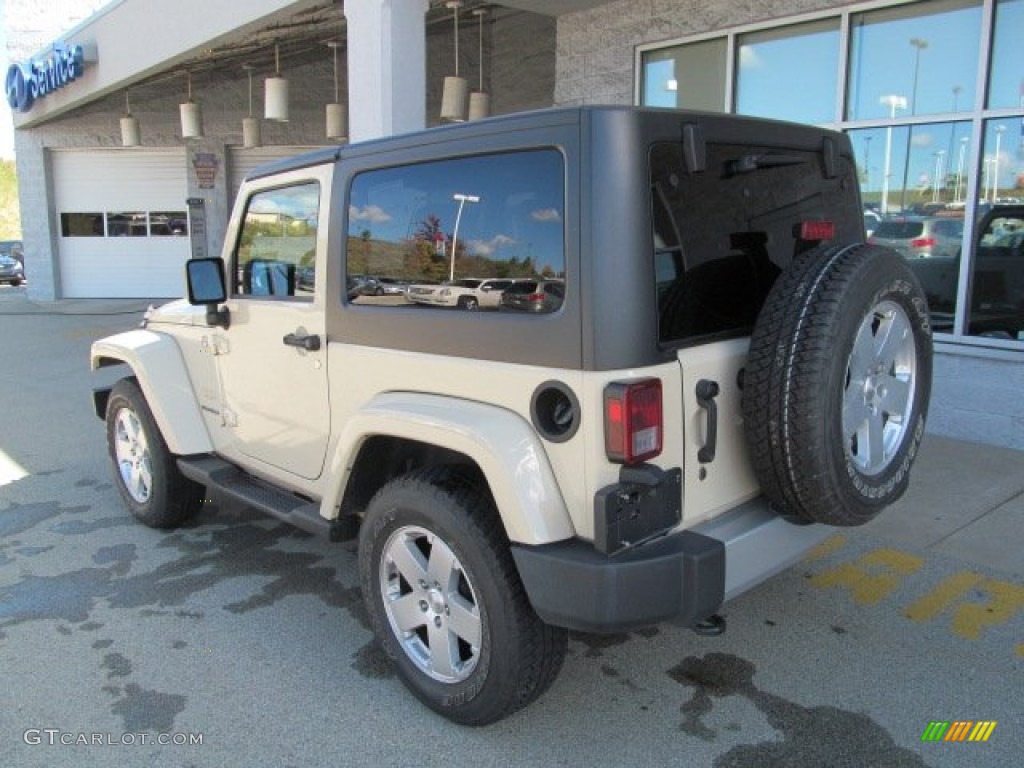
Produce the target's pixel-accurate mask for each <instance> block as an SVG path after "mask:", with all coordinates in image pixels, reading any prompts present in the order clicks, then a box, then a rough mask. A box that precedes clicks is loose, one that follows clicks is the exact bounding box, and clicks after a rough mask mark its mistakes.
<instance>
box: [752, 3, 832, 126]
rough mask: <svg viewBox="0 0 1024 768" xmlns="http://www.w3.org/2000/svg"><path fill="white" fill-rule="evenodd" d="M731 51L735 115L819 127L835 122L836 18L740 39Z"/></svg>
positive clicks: (757, 33) (754, 33)
mask: <svg viewBox="0 0 1024 768" xmlns="http://www.w3.org/2000/svg"><path fill="white" fill-rule="evenodd" d="M736 50H737V53H736V59H737V61H736V70H737V79H736V112H739V113H741V114H745V115H756V116H758V117H772V118H777V119H779V120H793V121H796V122H799V123H816V124H819V125H821V124H825V123H831V122H833V121H834V120H835V116H836V115H835V103H836V93H837V92H838V73H839V18H838V17H836V18H831V19H823V20H821V21H815V22H811V23H809V24H798V25H794V26H791V27H780V28H778V29H769V30H764V31H761V32H751V33H749V34H745V35H740V36H739V38H738V39H737V49H736ZM808 62H813V66H808ZM794 83H799V84H800V86H799V87H798V88H794V87H793V84H794Z"/></svg>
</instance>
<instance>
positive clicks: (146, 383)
mask: <svg viewBox="0 0 1024 768" xmlns="http://www.w3.org/2000/svg"><path fill="white" fill-rule="evenodd" d="M118 363H124V364H125V365H127V366H129V367H130V368H131V369H132V372H133V373H134V374H135V378H136V379H138V382H139V387H140V388H141V389H142V394H144V395H145V396H146V402H147V403H148V404H149V408H150V410H151V411H152V412H153V418H154V419H156V423H157V426H158V427H159V428H160V433H161V434H162V435H163V437H164V441H165V442H166V443H167V447H168V449H169V450H170V451H171V453H173V454H177V455H182V456H183V455H188V454H191V453H208V452H210V451H212V450H213V441H212V440H211V439H210V433H209V431H208V430H207V428H206V424H205V422H204V421H203V415H202V413H201V412H200V410H199V404H198V402H196V397H195V394H194V393H193V391H192V384H191V379H190V378H189V375H188V369H187V368H186V366H185V360H184V358H182V355H181V350H180V349H178V345H177V343H176V342H175V340H174V339H173V338H171V337H170V336H166V335H164V334H160V333H153V332H152V331H147V330H136V331H128V332H126V333H119V334H117V335H115V336H108V337H106V338H105V339H99V340H98V341H94V342H93V344H92V349H91V351H90V365H91V367H92V370H94V371H95V370H97V369H99V368H103V367H105V366H108V365H117V364H118ZM157 383H159V386H157Z"/></svg>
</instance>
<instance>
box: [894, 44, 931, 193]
mask: <svg viewBox="0 0 1024 768" xmlns="http://www.w3.org/2000/svg"><path fill="white" fill-rule="evenodd" d="M910 45H911V46H913V48H914V80H913V83H912V84H911V87H910V114H911V115H916V114H917V76H918V73H919V72H920V71H921V51H923V50H924V49H925V48H927V47H928V41H927V40H925V39H924V38H923V37H912V38H910ZM913 132H914V129H913V127H912V126H909V125H908V126H907V156H906V158H905V159H904V161H903V188H902V189H901V190H900V211H901V212H902V211H906V209H907V178H908V177H909V176H910V139H911V136H912V134H913Z"/></svg>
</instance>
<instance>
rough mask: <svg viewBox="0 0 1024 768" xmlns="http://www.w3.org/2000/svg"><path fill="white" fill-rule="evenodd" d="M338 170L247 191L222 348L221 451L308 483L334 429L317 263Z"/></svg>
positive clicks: (321, 255) (323, 255) (314, 172)
mask: <svg viewBox="0 0 1024 768" xmlns="http://www.w3.org/2000/svg"><path fill="white" fill-rule="evenodd" d="M332 173H333V166H324V167H321V168H313V169H303V170H302V171H296V172H295V173H293V174H290V175H289V176H281V177H275V179H274V183H275V185H276V186H274V187H271V188H267V189H252V188H247V187H243V194H246V195H247V199H246V200H245V206H246V208H245V214H244V216H243V218H242V220H241V223H240V226H239V228H238V231H237V232H235V233H234V236H235V249H234V253H233V256H232V259H231V262H230V266H229V268H228V291H229V298H228V300H227V307H228V309H229V310H230V317H231V325H230V328H228V329H227V330H225V331H224V332H223V333H222V334H221V338H220V339H219V343H218V348H217V361H218V374H219V377H220V391H221V408H222V422H223V430H224V434H223V435H222V436H223V437H224V438H225V439H224V441H223V442H222V445H223V449H222V453H224V454H225V455H226V456H228V457H229V458H235V459H236V460H238V461H239V462H240V463H243V464H246V465H247V466H252V465H253V461H252V460H255V461H256V462H258V463H261V464H263V465H266V466H265V467H263V469H265V470H269V469H271V468H273V469H278V470H284V471H285V472H287V473H290V474H292V475H297V476H299V477H302V478H306V479H315V478H317V477H319V476H320V474H321V472H322V470H323V465H324V456H325V453H326V450H327V440H328V437H329V435H330V424H331V418H330V408H329V403H328V397H327V338H326V333H325V320H324V306H323V301H324V299H323V295H322V290H321V289H320V287H319V286H320V283H322V281H323V274H322V270H317V266H318V265H320V264H323V263H324V261H323V259H324V258H326V243H327V227H326V220H327V208H328V201H329V199H330V179H331V176H332ZM285 180H287V182H288V183H284V184H282V181H285ZM318 271H319V272H321V274H318ZM247 460H248V461H247Z"/></svg>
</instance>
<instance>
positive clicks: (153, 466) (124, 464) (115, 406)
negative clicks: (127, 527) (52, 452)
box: [106, 379, 203, 528]
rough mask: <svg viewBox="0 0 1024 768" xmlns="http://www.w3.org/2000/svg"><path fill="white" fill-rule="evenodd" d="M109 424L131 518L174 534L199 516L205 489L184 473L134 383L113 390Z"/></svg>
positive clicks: (120, 488)
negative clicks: (184, 523)
mask: <svg viewBox="0 0 1024 768" xmlns="http://www.w3.org/2000/svg"><path fill="white" fill-rule="evenodd" d="M106 422H107V449H108V451H109V453H110V460H111V462H112V463H113V470H114V482H115V484H116V485H117V489H118V491H120V492H121V497H122V498H123V499H124V501H125V503H126V504H127V505H128V508H129V509H130V510H131V512H132V514H133V515H134V516H135V517H136V518H137V519H138V520H140V521H141V522H143V523H145V524H146V525H148V526H150V527H152V528H173V527H175V526H177V525H179V524H181V523H182V522H183V521H184V520H186V519H187V518H189V517H191V516H192V515H193V514H195V512H196V511H197V510H198V509H199V505H200V503H201V500H202V496H203V488H202V487H201V486H200V485H198V484H197V483H194V482H192V481H191V480H189V479H187V478H186V477H185V476H184V475H182V474H181V472H180V471H179V469H178V466H177V464H176V463H175V461H174V457H173V456H172V455H171V453H170V451H168V449H167V444H166V443H165V442H164V439H163V436H162V435H161V434H160V430H159V428H158V427H157V426H156V421H155V420H154V419H153V414H152V412H151V411H150V409H149V405H148V404H147V403H146V398H145V396H144V395H143V394H142V391H141V390H140V389H139V387H138V384H136V383H135V382H134V381H133V380H131V379H122V380H121V381H119V382H117V384H115V385H114V388H113V390H112V391H111V393H110V398H109V399H108V400H107V417H106Z"/></svg>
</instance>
